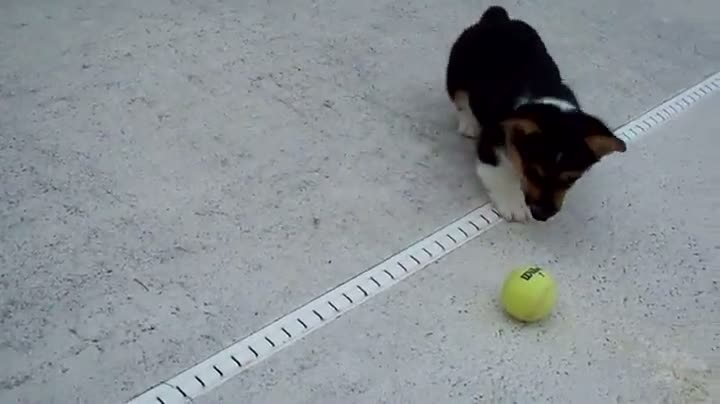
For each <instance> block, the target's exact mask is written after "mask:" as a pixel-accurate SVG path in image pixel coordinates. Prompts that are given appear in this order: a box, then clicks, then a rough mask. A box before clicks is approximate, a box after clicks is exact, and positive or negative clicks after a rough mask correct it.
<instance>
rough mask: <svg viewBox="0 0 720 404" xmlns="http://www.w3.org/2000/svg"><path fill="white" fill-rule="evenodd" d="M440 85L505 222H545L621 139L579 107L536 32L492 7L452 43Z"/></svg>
mask: <svg viewBox="0 0 720 404" xmlns="http://www.w3.org/2000/svg"><path fill="white" fill-rule="evenodd" d="M446 80H447V81H446V85H447V92H448V95H449V96H450V99H451V100H452V102H453V103H454V104H455V108H456V112H457V117H458V122H459V124H458V131H459V132H460V133H461V134H463V135H464V136H467V137H470V138H474V139H476V142H477V143H476V149H477V157H478V162H477V175H478V176H479V177H480V181H481V182H482V183H483V185H484V187H485V188H486V189H487V191H488V195H489V197H490V200H491V202H492V204H493V205H494V207H495V210H496V212H497V213H498V214H500V216H502V217H504V218H505V219H507V220H511V221H526V220H529V219H530V218H534V219H535V220H540V221H546V220H548V219H550V218H551V217H553V216H554V215H555V214H556V213H557V212H558V211H559V210H560V208H561V207H562V205H563V201H564V199H565V195H566V193H567V192H568V190H569V189H570V188H571V187H572V186H573V184H574V183H575V182H576V181H577V180H578V179H580V177H581V176H582V175H583V174H584V173H585V172H587V170H588V169H590V167H592V166H593V165H594V164H595V163H597V162H598V161H599V160H600V159H601V158H603V157H604V156H607V155H609V154H611V153H614V152H624V151H625V150H626V145H625V142H623V141H622V139H619V138H618V137H616V136H615V135H614V134H613V132H612V130H610V129H609V128H608V127H607V126H606V124H605V123H603V122H602V121H601V120H600V119H598V118H597V117H594V116H592V115H590V114H588V113H586V112H584V111H583V110H582V109H581V108H580V104H579V103H578V100H577V99H576V97H575V94H574V93H573V91H572V90H571V89H570V87H568V86H567V85H566V84H565V83H564V82H563V79H562V77H561V75H560V71H559V69H558V66H557V64H556V63H555V61H554V60H553V58H552V57H551V56H550V54H549V53H548V51H547V49H546V47H545V44H544V43H543V41H542V39H541V38H540V36H539V35H538V33H537V31H536V30H535V29H533V28H532V27H531V26H530V25H529V24H527V23H525V22H524V21H521V20H517V19H511V18H510V17H509V15H508V13H507V11H506V10H505V9H504V8H502V7H499V6H492V7H490V8H488V9H487V10H486V11H485V13H483V15H482V17H481V18H480V20H479V21H478V22H477V23H476V24H474V25H472V26H471V27H469V28H467V29H465V31H464V32H463V33H462V34H461V35H460V36H459V38H458V39H457V41H456V42H455V43H454V44H453V46H452V49H451V51H450V59H449V62H448V66H447V77H446Z"/></svg>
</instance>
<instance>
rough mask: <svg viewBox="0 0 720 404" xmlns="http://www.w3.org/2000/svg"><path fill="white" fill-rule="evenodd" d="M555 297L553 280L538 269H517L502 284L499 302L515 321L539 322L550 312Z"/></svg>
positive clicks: (555, 291)
mask: <svg viewBox="0 0 720 404" xmlns="http://www.w3.org/2000/svg"><path fill="white" fill-rule="evenodd" d="M556 297H557V290H556V286H555V280H554V279H553V278H552V277H551V276H550V274H548V273H547V272H545V271H543V269H542V268H540V267H526V268H518V269H515V270H514V271H512V272H510V274H509V275H508V277H507V278H506V279H505V283H504V284H503V288H502V294H501V301H502V305H503V308H504V309H505V311H506V312H507V313H508V314H509V315H510V316H512V317H514V318H515V319H517V320H520V321H524V322H533V321H538V320H541V319H542V318H544V317H546V316H547V315H548V314H550V311H552V308H553V305H555V299H556Z"/></svg>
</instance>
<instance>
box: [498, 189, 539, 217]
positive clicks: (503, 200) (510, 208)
mask: <svg viewBox="0 0 720 404" xmlns="http://www.w3.org/2000/svg"><path fill="white" fill-rule="evenodd" d="M521 195H522V194H521ZM490 199H491V200H492V204H493V206H494V207H495V211H496V212H497V213H498V214H499V215H500V216H502V217H503V218H504V219H505V220H507V221H509V222H527V221H528V220H530V219H531V218H532V214H531V213H530V209H529V208H528V207H527V205H526V204H525V201H524V200H523V199H524V198H519V197H517V196H516V195H514V196H512V197H511V196H510V195H490Z"/></svg>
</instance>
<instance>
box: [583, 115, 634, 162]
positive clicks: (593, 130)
mask: <svg viewBox="0 0 720 404" xmlns="http://www.w3.org/2000/svg"><path fill="white" fill-rule="evenodd" d="M583 121H585V122H584V123H583V127H584V129H585V143H586V144H587V145H588V147H589V148H590V150H592V151H593V153H594V154H595V157H597V158H598V159H600V158H602V157H605V156H607V155H608V154H611V153H614V152H620V153H623V152H624V151H626V150H627V145H625V142H624V141H623V140H622V139H620V138H618V137H617V136H615V134H613V133H612V131H611V130H610V128H608V127H607V126H606V125H605V124H604V123H603V122H602V121H600V120H599V119H597V118H595V117H593V116H590V115H584V116H583Z"/></svg>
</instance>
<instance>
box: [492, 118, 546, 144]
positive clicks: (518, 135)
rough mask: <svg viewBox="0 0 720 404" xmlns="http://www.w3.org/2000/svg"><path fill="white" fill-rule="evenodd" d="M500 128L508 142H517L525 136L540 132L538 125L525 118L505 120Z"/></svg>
mask: <svg viewBox="0 0 720 404" xmlns="http://www.w3.org/2000/svg"><path fill="white" fill-rule="evenodd" d="M500 126H501V127H502V128H503V131H504V132H505V136H507V139H509V140H510V141H519V140H521V139H522V138H523V137H525V136H527V135H530V134H534V133H539V132H540V127H539V126H538V124H537V123H535V121H533V120H532V119H527V118H510V119H506V120H504V121H502V123H501V124H500Z"/></svg>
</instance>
